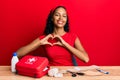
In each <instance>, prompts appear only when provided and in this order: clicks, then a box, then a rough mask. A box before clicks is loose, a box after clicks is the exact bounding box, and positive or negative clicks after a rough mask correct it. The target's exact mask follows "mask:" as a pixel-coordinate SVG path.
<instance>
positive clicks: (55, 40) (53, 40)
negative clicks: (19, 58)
mask: <svg viewBox="0 0 120 80" xmlns="http://www.w3.org/2000/svg"><path fill="white" fill-rule="evenodd" d="M64 42H65V41H64V40H63V39H62V37H61V36H59V35H52V34H49V35H47V36H46V37H45V38H43V39H41V45H50V46H54V45H59V46H63V44H64Z"/></svg>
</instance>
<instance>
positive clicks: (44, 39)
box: [40, 34, 53, 46]
mask: <svg viewBox="0 0 120 80" xmlns="http://www.w3.org/2000/svg"><path fill="white" fill-rule="evenodd" d="M50 38H52V39H53V35H51V34H49V35H47V36H46V37H45V38H43V39H41V40H40V44H41V45H46V44H48V45H51V46H53V44H52V43H50V42H48V39H50Z"/></svg>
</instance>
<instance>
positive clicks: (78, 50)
mask: <svg viewBox="0 0 120 80" xmlns="http://www.w3.org/2000/svg"><path fill="white" fill-rule="evenodd" d="M64 46H65V47H66V48H67V49H68V50H69V51H71V52H72V53H73V54H74V55H75V56H77V57H78V58H79V59H81V60H82V61H84V62H88V61H89V57H88V54H87V53H86V51H85V50H84V48H83V47H82V45H81V43H80V40H79V38H78V37H77V38H76V40H75V48H74V47H72V46H71V45H69V44H68V43H67V42H65V43H64Z"/></svg>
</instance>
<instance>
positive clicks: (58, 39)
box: [17, 6, 89, 66]
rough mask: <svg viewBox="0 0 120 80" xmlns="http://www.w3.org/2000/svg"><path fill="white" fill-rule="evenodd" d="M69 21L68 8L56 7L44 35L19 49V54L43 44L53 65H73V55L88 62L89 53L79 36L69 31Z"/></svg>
mask: <svg viewBox="0 0 120 80" xmlns="http://www.w3.org/2000/svg"><path fill="white" fill-rule="evenodd" d="M68 21H69V20H68V14H67V11H66V8H65V7H63V6H58V7H56V8H55V9H54V10H52V11H51V12H50V14H49V16H48V19H47V23H46V28H45V31H44V35H42V36H40V37H38V38H37V39H35V40H34V41H33V42H31V43H30V44H28V45H26V46H24V47H22V48H20V49H19V50H18V51H17V54H18V56H24V55H26V54H27V53H29V52H30V51H33V50H35V49H36V48H38V47H39V46H43V47H44V48H45V50H46V53H47V56H48V59H49V61H50V65H52V66H73V62H72V56H73V55H74V56H76V57H78V58H79V59H81V60H82V61H84V62H88V61H89V57H88V54H87V53H86V51H85V50H84V48H83V47H82V45H81V43H80V40H79V38H78V36H77V35H76V34H74V33H71V32H69V23H68Z"/></svg>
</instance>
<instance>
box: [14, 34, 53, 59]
mask: <svg viewBox="0 0 120 80" xmlns="http://www.w3.org/2000/svg"><path fill="white" fill-rule="evenodd" d="M51 37H52V35H51V34H49V35H47V36H46V37H44V38H43V39H40V38H37V39H35V40H34V41H33V42H31V43H30V44H28V45H26V46H23V47H22V48H20V49H18V50H17V51H16V52H17V54H18V57H21V56H24V55H26V54H27V53H29V52H31V51H33V50H35V49H37V48H38V47H39V46H41V45H46V44H48V45H52V44H51V43H49V42H48V39H49V38H51Z"/></svg>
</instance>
